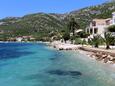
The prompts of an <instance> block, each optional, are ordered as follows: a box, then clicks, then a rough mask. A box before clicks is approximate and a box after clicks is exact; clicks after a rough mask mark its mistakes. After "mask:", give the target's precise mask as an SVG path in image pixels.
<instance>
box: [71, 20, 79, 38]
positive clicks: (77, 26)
mask: <svg viewBox="0 0 115 86" xmlns="http://www.w3.org/2000/svg"><path fill="white" fill-rule="evenodd" d="M79 28H80V26H79V25H78V23H77V22H76V21H75V18H71V20H70V22H69V30H70V31H72V33H73V36H75V29H79Z"/></svg>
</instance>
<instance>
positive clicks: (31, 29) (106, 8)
mask: <svg viewBox="0 0 115 86" xmlns="http://www.w3.org/2000/svg"><path fill="white" fill-rule="evenodd" d="M114 5H115V1H111V2H106V3H104V4H102V5H97V6H91V7H86V8H83V9H80V10H77V11H72V12H70V13H69V14H66V13H65V14H54V13H53V14H51V13H49V14H47V13H36V14H29V15H25V16H23V17H8V18H4V19H1V20H0V23H1V24H0V35H1V36H0V40H7V39H8V38H11V37H17V36H29V35H32V36H33V37H35V38H36V40H43V41H45V40H50V39H51V38H52V37H54V38H56V39H60V38H61V37H60V35H59V34H61V35H63V34H62V32H61V31H62V30H64V29H65V26H66V25H67V24H68V28H69V29H70V32H72V33H73V35H74V34H75V30H76V29H79V28H80V29H85V28H86V26H87V25H89V23H90V22H91V20H92V19H94V18H111V14H112V12H114V11H115V7H114ZM70 16H73V17H74V18H71V20H70ZM68 21H69V23H68ZM110 31H111V29H110ZM112 31H113V29H112ZM65 35H67V33H65ZM78 35H79V36H80V37H82V38H85V37H87V36H88V34H87V33H85V34H84V32H82V33H79V34H78ZM55 36H57V37H55ZM71 39H75V37H74V36H73V37H71Z"/></svg>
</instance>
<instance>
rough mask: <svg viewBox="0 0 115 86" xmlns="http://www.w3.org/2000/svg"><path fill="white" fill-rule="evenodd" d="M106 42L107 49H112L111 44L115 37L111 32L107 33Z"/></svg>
mask: <svg viewBox="0 0 115 86" xmlns="http://www.w3.org/2000/svg"><path fill="white" fill-rule="evenodd" d="M104 42H105V43H106V49H110V45H111V44H112V43H113V42H115V37H113V36H112V34H111V33H105V38H104Z"/></svg>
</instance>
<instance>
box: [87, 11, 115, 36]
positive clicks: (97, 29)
mask: <svg viewBox="0 0 115 86" xmlns="http://www.w3.org/2000/svg"><path fill="white" fill-rule="evenodd" d="M114 24H115V12H113V13H112V18H108V19H93V20H92V22H91V23H90V26H89V27H87V28H86V32H87V33H89V34H90V36H89V38H93V36H95V35H101V36H102V37H104V33H105V32H107V31H108V30H107V27H109V26H110V25H114Z"/></svg>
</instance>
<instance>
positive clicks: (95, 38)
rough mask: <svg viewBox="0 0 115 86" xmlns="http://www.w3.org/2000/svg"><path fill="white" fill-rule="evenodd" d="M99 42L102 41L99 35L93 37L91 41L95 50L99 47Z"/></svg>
mask: <svg viewBox="0 0 115 86" xmlns="http://www.w3.org/2000/svg"><path fill="white" fill-rule="evenodd" d="M101 40H102V37H101V36H100V35H96V36H93V38H92V39H91V41H92V44H93V45H94V47H95V48H98V47H99V44H100V43H101Z"/></svg>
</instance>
